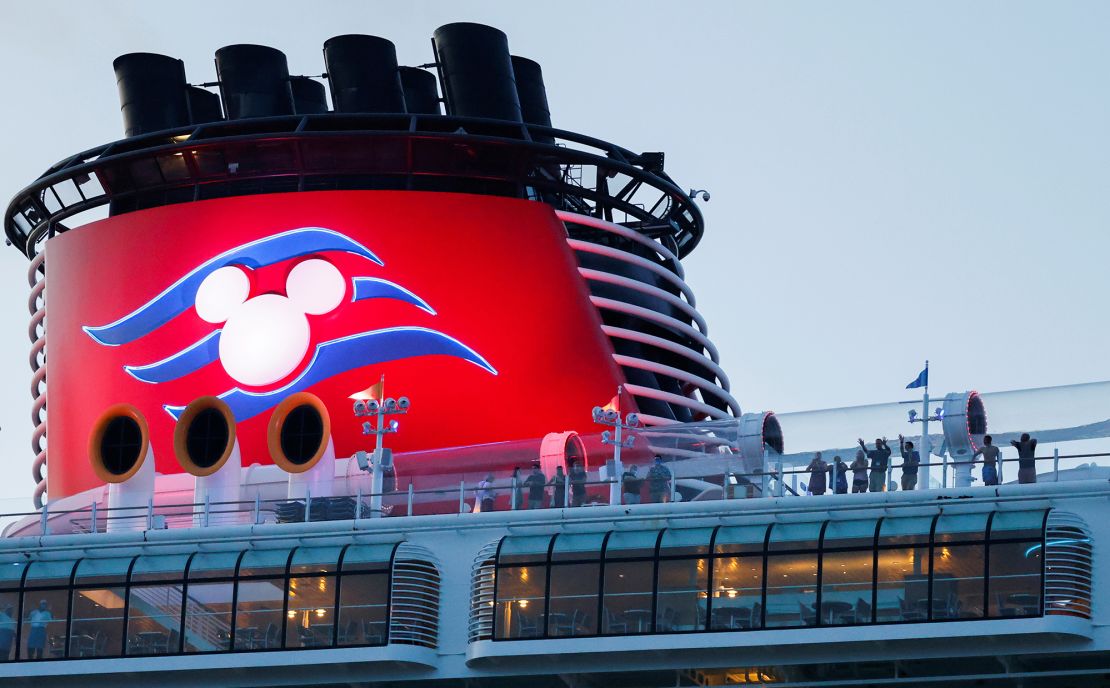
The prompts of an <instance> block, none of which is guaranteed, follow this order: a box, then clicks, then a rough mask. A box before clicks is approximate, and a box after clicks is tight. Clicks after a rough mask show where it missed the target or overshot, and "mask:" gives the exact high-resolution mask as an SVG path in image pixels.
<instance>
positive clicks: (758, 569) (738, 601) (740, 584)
mask: <svg viewBox="0 0 1110 688" xmlns="http://www.w3.org/2000/svg"><path fill="white" fill-rule="evenodd" d="M721 530H722V531H724V530H725V529H724V528H722V529H721ZM763 531H764V532H766V528H763ZM719 536H720V533H718V537H719ZM759 549H760V550H762V549H763V542H762V540H760V543H759ZM762 598H763V554H762V551H759V552H757V553H756V554H753V555H750V556H731V557H729V556H721V555H717V557H716V558H715V559H714V561H713V612H712V616H713V625H712V628H713V630H734V631H736V630H745V629H749V628H759V627H760V625H761V624H762V619H763V607H762V602H761V600H762Z"/></svg>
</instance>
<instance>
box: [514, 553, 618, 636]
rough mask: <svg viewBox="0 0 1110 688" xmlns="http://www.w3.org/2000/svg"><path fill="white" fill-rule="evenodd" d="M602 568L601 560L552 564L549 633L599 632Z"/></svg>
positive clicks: (567, 634)
mask: <svg viewBox="0 0 1110 688" xmlns="http://www.w3.org/2000/svg"><path fill="white" fill-rule="evenodd" d="M595 556H596V554H595ZM600 569H601V566H600V564H597V563H589V564H556V565H552V567H551V598H550V599H551V603H550V604H551V606H550V609H548V614H547V624H548V627H547V633H548V635H550V636H569V635H595V634H596V633H597V593H598V590H597V584H598V575H599V574H600ZM518 606H519V605H518Z"/></svg>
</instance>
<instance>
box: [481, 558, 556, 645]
mask: <svg viewBox="0 0 1110 688" xmlns="http://www.w3.org/2000/svg"><path fill="white" fill-rule="evenodd" d="M549 541H550V540H549ZM513 556H515V555H513ZM546 556H547V554H546V551H545V553H544V557H545V558H546ZM546 587H547V568H546V566H545V565H544V564H542V563H539V564H531V565H525V564H522V565H519V566H505V567H500V568H498V569H497V610H496V612H497V613H496V614H495V618H494V625H495V627H496V633H495V635H494V637H495V638H537V637H540V636H542V635H543V629H544V626H545V624H546V623H547V621H546V618H547V617H546V614H547V610H546V608H545V607H544V590H545V589H546Z"/></svg>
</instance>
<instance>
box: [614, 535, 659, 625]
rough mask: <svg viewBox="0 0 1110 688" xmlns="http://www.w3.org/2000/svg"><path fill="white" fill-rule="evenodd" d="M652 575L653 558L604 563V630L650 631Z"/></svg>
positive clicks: (653, 569) (653, 570) (653, 572)
mask: <svg viewBox="0 0 1110 688" xmlns="http://www.w3.org/2000/svg"><path fill="white" fill-rule="evenodd" d="M611 541H612V540H610V542H611ZM606 551H607V552H608V550H606ZM626 551H627V550H626ZM631 551H640V550H631ZM654 574H655V562H654V561H608V562H606V564H605V592H604V594H605V600H604V607H603V609H604V614H605V618H604V619H603V620H602V632H603V633H609V634H625V633H650V632H651V621H652V618H651V617H652V610H651V592H652V585H653V581H652V579H653V577H654Z"/></svg>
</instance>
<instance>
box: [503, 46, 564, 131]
mask: <svg viewBox="0 0 1110 688" xmlns="http://www.w3.org/2000/svg"><path fill="white" fill-rule="evenodd" d="M512 62H513V79H514V81H515V82H516V94H517V98H518V99H519V100H520V114H521V117H523V118H524V123H525V124H538V125H540V126H543V127H550V126H551V110H550V108H548V105H547V88H546V87H544V85H543V70H541V69H540V65H539V63H538V62H535V61H533V60H529V59H528V58H527V57H520V56H519V55H513V56H512ZM532 138H533V139H534V140H536V141H541V142H543V143H554V142H555V137H553V136H551V135H550V134H533V135H532Z"/></svg>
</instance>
